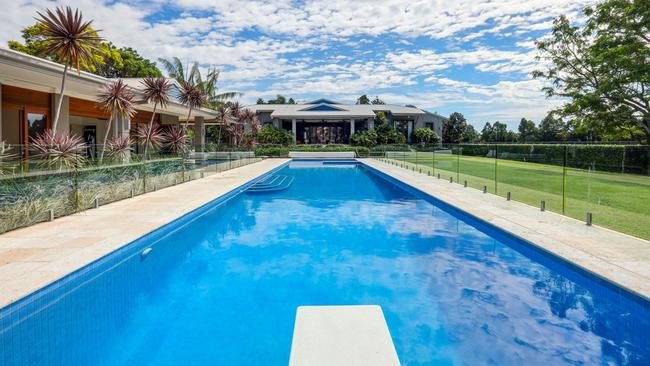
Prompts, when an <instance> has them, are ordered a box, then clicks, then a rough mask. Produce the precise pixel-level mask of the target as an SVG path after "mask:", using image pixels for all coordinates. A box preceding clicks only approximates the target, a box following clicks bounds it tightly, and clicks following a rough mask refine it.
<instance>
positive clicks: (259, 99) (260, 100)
mask: <svg viewBox="0 0 650 366" xmlns="http://www.w3.org/2000/svg"><path fill="white" fill-rule="evenodd" d="M255 103H256V104H266V103H265V102H264V99H262V98H257V102H255Z"/></svg>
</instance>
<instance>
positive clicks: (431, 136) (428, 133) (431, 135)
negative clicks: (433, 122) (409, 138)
mask: <svg viewBox="0 0 650 366" xmlns="http://www.w3.org/2000/svg"><path fill="white" fill-rule="evenodd" d="M413 140H415V142H419V143H421V144H422V145H425V144H431V143H436V142H438V141H440V138H439V137H438V135H437V134H436V133H435V132H433V130H432V129H430V128H418V129H416V130H415V131H413Z"/></svg>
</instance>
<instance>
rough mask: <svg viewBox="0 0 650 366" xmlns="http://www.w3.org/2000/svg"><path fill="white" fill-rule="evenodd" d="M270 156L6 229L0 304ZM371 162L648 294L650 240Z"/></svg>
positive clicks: (214, 191) (272, 164)
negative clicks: (117, 199)
mask: <svg viewBox="0 0 650 366" xmlns="http://www.w3.org/2000/svg"><path fill="white" fill-rule="evenodd" d="M287 161H288V159H267V160H264V161H261V162H258V163H254V164H251V165H246V166H243V167H239V168H236V169H233V170H229V171H225V172H222V173H218V174H215V175H211V176H208V177H206V178H203V179H199V180H195V181H192V182H188V183H184V184H181V185H178V186H174V187H169V188H166V189H163V190H159V191H155V192H151V193H147V194H143V195H141V196H137V197H135V198H133V199H127V200H123V201H119V202H115V203H111V204H108V205H106V206H101V207H100V208H98V209H93V210H88V211H84V212H82V213H78V214H74V215H70V216H66V217H62V218H59V219H57V220H55V221H53V222H45V223H40V224H37V225H34V226H31V227H27V228H23V229H18V230H15V231H11V232H8V233H5V234H2V235H0V308H2V307H4V306H6V305H8V304H10V303H12V302H14V301H16V300H18V299H21V298H22V297H24V296H26V295H29V294H30V293H32V292H34V291H36V290H38V289H40V288H42V287H44V286H46V285H48V284H50V283H52V282H54V281H56V280H57V279H60V278H62V277H64V276H65V275H67V274H69V273H71V272H73V271H75V270H77V269H79V268H81V267H83V266H85V265H87V264H89V263H91V262H93V261H95V260H97V259H99V258H101V257H102V256H104V255H106V254H108V253H110V252H112V251H114V250H116V249H118V248H120V247H122V246H124V245H126V244H128V243H130V242H132V241H133V240H135V239H137V238H139V237H141V236H143V235H145V234H147V233H149V232H151V231H152V230H154V229H156V228H159V227H161V226H163V225H165V224H168V223H170V222H172V221H174V220H175V219H177V218H179V217H181V216H183V215H185V214H187V213H188V212H191V211H193V210H195V209H196V208H198V207H201V206H203V205H204V204H206V203H208V202H210V201H212V200H214V199H217V198H219V197H221V196H223V195H225V194H226V193H228V192H230V191H232V190H233V189H235V188H237V187H239V186H241V185H243V184H245V183H246V182H249V181H250V180H252V179H254V178H256V177H259V176H260V175H262V174H265V173H267V172H269V171H271V170H273V169H275V168H278V167H280V166H281V165H283V164H284V163H286V162H287ZM360 161H361V162H363V163H364V164H366V165H367V166H369V167H371V168H373V169H376V170H378V171H380V172H382V173H384V174H385V175H387V176H389V177H392V178H394V179H397V180H400V181H402V182H403V183H405V184H407V185H409V186H411V187H413V188H416V189H417V190H420V191H422V192H424V193H426V194H428V195H431V196H433V197H434V198H436V199H439V200H441V201H443V202H445V203H447V204H449V205H450V206H453V207H455V208H458V209H460V210H462V211H465V212H466V213H468V214H470V215H472V216H474V217H476V218H478V219H481V220H484V221H486V222H488V223H489V224H492V225H495V226H497V227H499V228H501V229H502V230H504V231H506V232H508V233H510V234H512V235H514V236H516V237H519V238H521V239H523V240H525V241H527V242H529V243H531V244H533V245H534V246H536V247H538V248H541V249H542V250H544V251H547V252H549V253H552V254H554V255H557V256H558V257H560V258H563V259H565V260H567V261H569V262H571V263H574V264H575V265H577V266H578V267H580V268H582V269H584V270H586V271H588V272H590V273H593V274H595V275H597V276H599V277H601V278H603V279H605V280H607V281H609V282H611V283H614V284H616V285H618V286H620V287H623V288H625V289H627V290H629V291H630V292H633V293H636V294H638V295H640V296H641V297H643V298H645V299H647V300H650V242H649V241H646V240H643V239H639V238H635V237H632V236H629V235H625V234H621V233H618V232H615V231H611V230H608V229H605V228H601V227H598V226H587V225H585V223H584V222H581V221H578V220H575V219H572V218H569V217H566V216H562V215H559V214H555V213H552V212H548V211H546V212H540V210H539V209H538V208H535V207H532V206H528V205H525V204H522V203H519V202H515V201H506V200H505V199H504V198H502V197H499V196H496V195H490V194H483V193H482V192H481V191H479V190H476V189H472V188H464V187H463V186H462V185H459V184H455V183H449V182H448V181H445V180H439V179H436V178H434V177H430V176H427V175H426V174H420V173H417V172H414V171H409V170H406V169H403V168H399V167H397V166H394V165H390V164H387V163H384V162H381V161H378V160H374V159H360Z"/></svg>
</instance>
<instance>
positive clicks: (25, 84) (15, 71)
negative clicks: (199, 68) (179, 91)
mask: <svg viewBox="0 0 650 366" xmlns="http://www.w3.org/2000/svg"><path fill="white" fill-rule="evenodd" d="M62 73H63V65H61V64H58V63H56V62H52V61H49V60H45V59H42V58H39V57H35V56H31V55H27V54H24V53H21V52H18V51H14V50H10V49H7V48H4V47H0V84H6V85H12V86H16V87H20V88H27V89H32V90H38V91H42V92H47V93H59V92H60V88H61V75H62ZM113 80H115V79H108V78H104V77H101V76H98V75H95V74H91V73H88V72H85V71H81V72H79V73H77V70H70V71H69V72H68V76H67V79H66V86H65V95H67V96H70V97H75V98H79V99H85V100H91V101H95V100H96V98H97V93H98V91H99V90H100V88H101V87H102V86H103V85H105V84H106V83H108V82H111V81H113ZM123 80H124V82H125V83H126V84H127V85H128V86H129V87H130V88H132V89H133V91H134V92H135V93H136V95H137V94H139V90H140V81H141V80H142V79H141V78H132V79H123ZM174 83H175V81H174ZM137 108H138V109H142V110H145V111H152V110H153V104H150V103H142V104H138V107H137ZM157 110H158V111H160V110H161V108H160V106H158V109H157ZM162 112H164V113H165V114H171V115H175V116H178V117H179V119H180V120H181V121H184V120H185V119H187V112H188V108H186V107H185V106H184V105H182V104H181V103H179V102H177V101H172V102H171V103H169V104H168V105H167V107H165V108H164V109H162ZM192 116H200V117H204V118H206V119H212V118H215V117H216V116H217V112H216V111H213V110H211V109H206V108H200V109H193V110H192ZM191 119H192V118H190V120H191Z"/></svg>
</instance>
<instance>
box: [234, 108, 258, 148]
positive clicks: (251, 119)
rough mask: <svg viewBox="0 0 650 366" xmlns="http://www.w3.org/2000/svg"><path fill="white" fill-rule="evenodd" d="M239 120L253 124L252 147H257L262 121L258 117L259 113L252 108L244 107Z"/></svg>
mask: <svg viewBox="0 0 650 366" xmlns="http://www.w3.org/2000/svg"><path fill="white" fill-rule="evenodd" d="M239 121H240V122H241V123H243V124H248V125H250V126H251V141H250V145H251V146H250V147H251V148H255V145H256V144H257V133H258V132H259V131H260V121H259V119H258V118H257V114H256V113H255V112H253V111H252V110H250V109H244V110H242V111H241V112H240V113H239ZM242 127H243V126H242Z"/></svg>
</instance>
